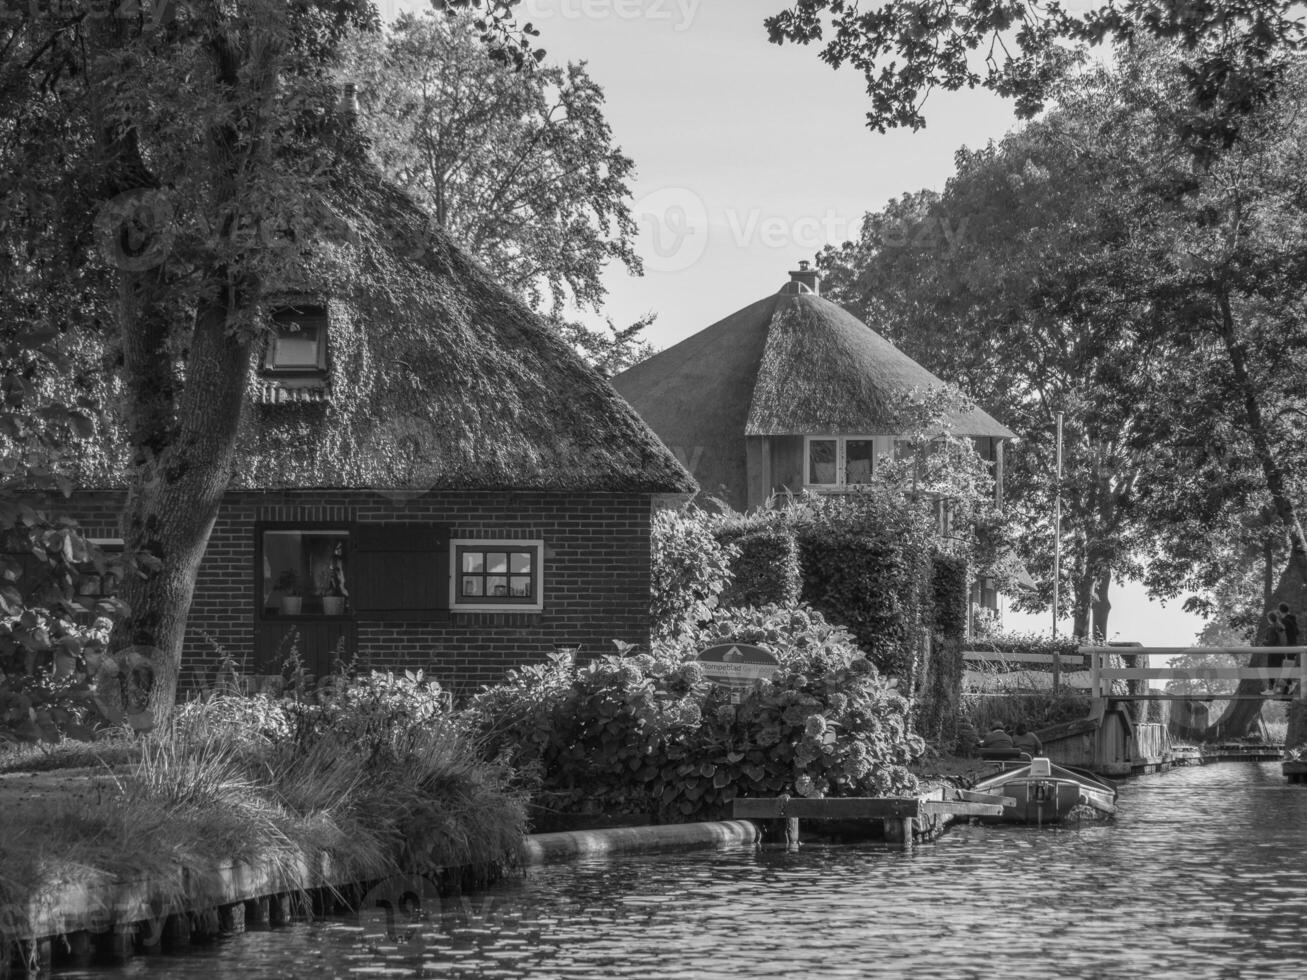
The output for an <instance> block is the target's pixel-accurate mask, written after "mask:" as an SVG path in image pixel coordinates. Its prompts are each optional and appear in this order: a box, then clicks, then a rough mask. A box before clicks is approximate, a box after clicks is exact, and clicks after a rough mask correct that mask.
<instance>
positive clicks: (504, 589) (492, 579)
mask: <svg viewBox="0 0 1307 980" xmlns="http://www.w3.org/2000/svg"><path fill="white" fill-rule="evenodd" d="M486 595H492V596H501V597H502V596H506V595H508V579H507V578H505V577H504V576H502V575H490V576H487V578H486Z"/></svg>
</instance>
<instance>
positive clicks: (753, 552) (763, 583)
mask: <svg viewBox="0 0 1307 980" xmlns="http://www.w3.org/2000/svg"><path fill="white" fill-rule="evenodd" d="M717 539H718V541H719V542H721V543H722V544H723V545H724V546H727V547H729V546H731V545H734V546H735V548H736V549H738V551H737V554H736V555H735V557H734V558H733V559H732V560H731V581H730V583H729V584H728V585H727V586H726V588H725V589H724V590H723V591H722V594H721V596H720V597H719V599H718V602H719V603H720V605H722V606H724V607H745V606H757V607H761V606H773V605H775V606H793V605H795V604H796V603H798V601H799V580H800V576H799V548H798V545H797V544H796V542H795V540H794V535H793V534H792V533H791V532H790V531H789V530H788V529H787V528H785V527H775V526H773V527H765V526H764V527H760V528H757V529H754V530H748V531H737V530H735V529H727V530H722V531H719V532H718V534H717Z"/></svg>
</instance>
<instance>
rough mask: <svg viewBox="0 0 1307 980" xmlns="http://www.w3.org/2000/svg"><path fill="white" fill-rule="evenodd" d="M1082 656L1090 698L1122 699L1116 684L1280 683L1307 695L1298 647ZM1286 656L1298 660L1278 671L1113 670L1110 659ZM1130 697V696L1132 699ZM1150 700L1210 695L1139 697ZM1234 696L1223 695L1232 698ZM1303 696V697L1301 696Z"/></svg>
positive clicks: (1088, 649) (1306, 651)
mask: <svg viewBox="0 0 1307 980" xmlns="http://www.w3.org/2000/svg"><path fill="white" fill-rule="evenodd" d="M1079 652H1080V653H1081V654H1082V655H1084V656H1087V657H1088V658H1089V677H1090V696H1091V697H1096V698H1102V697H1121V695H1114V694H1112V681H1114V680H1127V681H1131V680H1141V681H1153V680H1192V681H1213V680H1240V681H1243V680H1256V681H1261V682H1262V683H1264V684H1265V685H1266V686H1267V687H1268V688H1269V687H1272V686H1274V685H1275V684H1277V683H1281V682H1282V683H1285V684H1291V683H1293V682H1294V681H1297V682H1298V690H1299V692H1307V646H1295V647H1096V646H1083V647H1081V648H1080V650H1079ZM1257 653H1266V654H1283V655H1286V656H1288V657H1289V658H1296V663H1295V662H1293V661H1292V660H1290V661H1287V662H1285V663H1284V664H1283V665H1282V666H1279V667H1218V666H1215V665H1213V666H1210V667H1209V666H1206V665H1202V664H1199V665H1195V666H1191V667H1112V666H1110V661H1109V660H1108V659H1107V658H1108V657H1120V656H1123V655H1124V656H1130V657H1182V656H1189V657H1212V656H1217V655H1220V654H1232V655H1234V656H1236V657H1245V656H1247V657H1251V655H1253V654H1257ZM1129 696H1130V695H1127V697H1129ZM1136 696H1137V697H1148V698H1171V699H1176V700H1179V699H1192V698H1195V697H1211V695H1193V694H1167V693H1162V692H1158V693H1149V694H1146V695H1136ZM1230 696H1232V695H1221V697H1230ZM1300 696H1302V695H1301V694H1300Z"/></svg>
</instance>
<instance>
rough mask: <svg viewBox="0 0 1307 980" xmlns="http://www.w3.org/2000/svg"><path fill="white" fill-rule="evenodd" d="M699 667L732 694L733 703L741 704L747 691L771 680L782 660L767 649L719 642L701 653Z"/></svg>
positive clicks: (705, 674)
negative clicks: (742, 696)
mask: <svg viewBox="0 0 1307 980" xmlns="http://www.w3.org/2000/svg"><path fill="white" fill-rule="evenodd" d="M699 665H700V666H701V667H703V673H704V676H705V677H706V678H708V680H710V681H712V682H713V683H714V684H717V685H719V686H721V687H724V688H726V689H728V690H729V691H730V692H731V702H732V703H733V704H739V703H740V697H741V695H743V694H744V692H745V691H747V690H749V689H750V688H752V687H754V686H756V685H757V684H759V683H760V682H762V681H765V680H770V679H771V677H772V675H773V674H775V673H776V671H777V670H778V669H779V668H780V661H779V660H777V659H776V657H775V655H774V654H773V653H772V652H771V651H770V650H767V649H765V648H764V647H756V646H752V645H750V644H748V643H719V644H717V645H716V646H711V647H708V649H706V650H704V651H702V652H701V653H700V654H699Z"/></svg>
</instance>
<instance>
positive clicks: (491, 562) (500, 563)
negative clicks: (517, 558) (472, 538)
mask: <svg viewBox="0 0 1307 980" xmlns="http://www.w3.org/2000/svg"><path fill="white" fill-rule="evenodd" d="M486 571H487V572H493V573H496V574H499V575H503V574H504V573H505V572H507V571H508V555H507V554H506V553H505V552H503V551H487V552H486Z"/></svg>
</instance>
